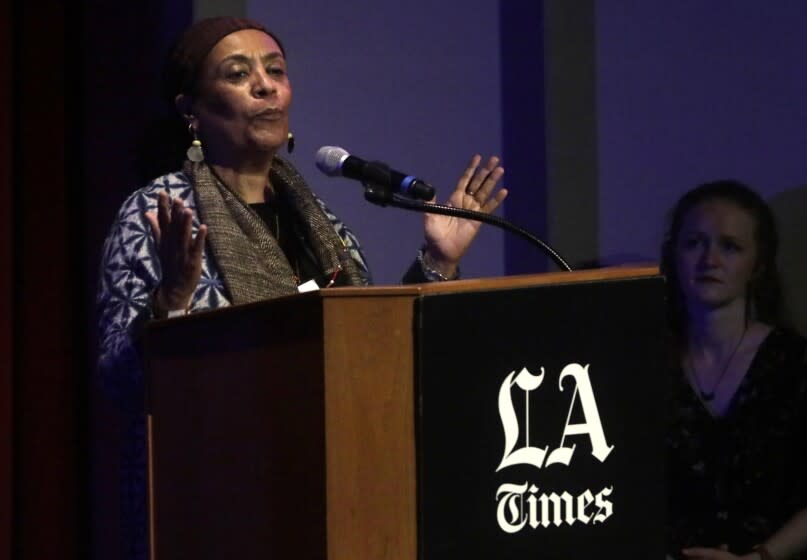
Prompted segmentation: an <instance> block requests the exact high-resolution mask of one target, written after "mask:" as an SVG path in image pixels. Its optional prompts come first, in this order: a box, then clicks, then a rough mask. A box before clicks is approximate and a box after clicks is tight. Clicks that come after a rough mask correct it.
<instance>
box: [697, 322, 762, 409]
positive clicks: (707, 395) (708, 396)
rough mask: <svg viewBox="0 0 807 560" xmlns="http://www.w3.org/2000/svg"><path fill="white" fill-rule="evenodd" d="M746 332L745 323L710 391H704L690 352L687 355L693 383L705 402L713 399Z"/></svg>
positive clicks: (746, 326)
mask: <svg viewBox="0 0 807 560" xmlns="http://www.w3.org/2000/svg"><path fill="white" fill-rule="evenodd" d="M747 332H748V324H747V323H746V325H745V328H744V329H743V334H742V335H740V339H739V340H738V341H737V344H736V345H735V346H734V350H732V351H731V354H729V357H728V359H727V360H726V363H724V364H723V369H721V370H720V375H718V376H717V381H715V383H714V385H712V389H711V390H710V391H704V390H703V387H701V382H700V377H699V376H698V371H697V370H696V369H695V362H693V361H692V353H690V354H689V355H688V356H687V358H688V359H687V361H688V362H689V371H690V372H691V373H692V378H693V379H694V380H695V385H696V387H697V389H698V393H700V396H701V398H702V399H703V400H704V401H705V402H711V401H713V400H715V391H717V388H718V387H719V386H720V383H721V381H723V377H725V375H726V372H727V371H728V370H729V366H730V365H731V362H732V361H733V360H734V355H735V354H737V350H739V349H740V345H741V344H742V343H743V340H744V339H745V333H747Z"/></svg>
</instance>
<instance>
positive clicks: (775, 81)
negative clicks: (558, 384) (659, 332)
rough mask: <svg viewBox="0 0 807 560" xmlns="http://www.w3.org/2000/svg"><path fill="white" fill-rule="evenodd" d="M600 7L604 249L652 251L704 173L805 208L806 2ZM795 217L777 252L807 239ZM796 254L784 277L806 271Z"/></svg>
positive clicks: (804, 212) (611, 252)
mask: <svg viewBox="0 0 807 560" xmlns="http://www.w3.org/2000/svg"><path fill="white" fill-rule="evenodd" d="M596 15H597V27H596V44H597V55H598V61H597V62H598V64H597V66H598V74H597V79H598V90H597V99H598V113H599V138H598V149H599V156H600V157H599V167H600V173H599V191H600V254H601V256H602V257H604V258H606V259H608V258H610V257H611V256H615V255H623V256H624V255H633V256H635V257H636V258H647V259H649V260H653V259H655V258H656V255H657V248H658V246H659V242H660V239H661V232H662V223H663V218H664V216H665V212H666V211H667V209H668V208H669V207H670V206H671V205H672V204H673V203H674V201H675V200H676V199H677V198H678V196H680V194H682V193H683V192H684V191H685V190H687V189H689V188H691V187H693V186H695V185H696V184H698V183H700V182H704V181H708V180H713V179H718V178H726V177H733V178H737V179H740V180H743V181H746V182H748V183H750V184H751V185H752V186H754V187H755V188H757V189H758V190H759V191H760V192H762V193H763V194H764V195H765V196H766V197H767V198H769V199H771V200H772V202H773V204H774V206H775V207H779V206H784V207H785V209H787V210H789V211H790V212H791V213H792V211H793V209H794V204H800V205H801V207H800V210H799V211H800V214H801V216H807V206H805V204H804V202H805V198H806V197H805V196H804V193H805V191H804V186H805V185H807V157H806V156H807V151H806V148H805V147H807V126H805V125H807V102H805V101H806V100H807V58H806V57H805V50H804V30H805V29H807V6H806V5H805V4H804V3H803V2H799V1H789V2H787V1H783V2H772V3H762V2H757V1H754V0H743V1H731V2H729V1H718V2H700V1H695V0H688V1H683V2H664V3H661V2H645V1H640V0H635V1H621V2H607V3H598V4H597V12H596ZM799 189H800V192H801V194H799ZM785 197H786V198H787V199H788V201H790V202H789V203H788V204H785V205H782V204H780V203H779V202H777V200H779V199H782V198H785ZM795 221H796V220H793V219H790V220H788V223H787V224H785V222H784V220H783V221H782V222H783V225H786V226H787V227H786V228H785V231H783V237H784V244H785V253H788V252H793V248H792V245H793V243H794V242H795V240H798V241H799V243H801V244H803V243H804V242H805V241H806V240H807V236H805V230H804V227H803V226H801V228H800V229H793V227H795V226H797V225H798V224H795V223H793V222H795ZM802 222H803V220H802ZM799 238H800V239H799ZM799 253H800V254H801V255H802V256H801V258H798V254H799ZM803 255H804V252H803V251H800V252H796V253H794V256H793V257H790V258H788V259H787V260H786V262H783V265H784V268H785V269H786V270H787V272H788V278H792V277H793V276H794V275H796V274H801V275H802V276H801V278H804V276H803V270H802V269H803V268H804V264H805V260H807V259H805V258H804V257H803ZM790 283H791V284H792V283H794V280H790ZM801 285H802V286H803V285H807V282H804V283H802V284H801ZM802 291H803V290H802ZM799 314H800V315H801V316H802V317H804V315H805V313H804V311H801V312H800V313H799Z"/></svg>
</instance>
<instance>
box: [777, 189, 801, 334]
mask: <svg viewBox="0 0 807 560" xmlns="http://www.w3.org/2000/svg"><path fill="white" fill-rule="evenodd" d="M768 202H769V203H770V205H771V208H772V209H773V213H774V215H775V216H776V220H777V223H778V225H779V237H780V246H779V268H780V270H781V272H782V280H783V284H784V286H783V287H784V293H785V302H786V309H787V311H788V315H789V318H790V320H791V321H792V323H793V326H795V327H796V328H797V329H798V330H799V331H800V332H801V333H802V334H807V186H801V187H794V188H792V189H788V190H785V191H782V192H780V193H779V194H777V195H776V196H774V197H772V198H771V199H770V200H769V201H768Z"/></svg>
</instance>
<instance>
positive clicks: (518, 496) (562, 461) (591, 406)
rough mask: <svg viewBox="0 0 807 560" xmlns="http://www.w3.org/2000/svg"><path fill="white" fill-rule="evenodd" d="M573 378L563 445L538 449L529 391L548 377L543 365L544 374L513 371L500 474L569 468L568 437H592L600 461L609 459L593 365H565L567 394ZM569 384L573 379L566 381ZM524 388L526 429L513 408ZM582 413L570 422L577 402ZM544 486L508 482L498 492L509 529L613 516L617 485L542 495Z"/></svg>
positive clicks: (503, 400)
mask: <svg viewBox="0 0 807 560" xmlns="http://www.w3.org/2000/svg"><path fill="white" fill-rule="evenodd" d="M567 378H569V379H570V381H573V382H574V391H573V392H572V393H571V399H570V402H569V412H568V414H567V416H566V423H565V425H564V428H563V433H562V434H561V438H560V445H559V446H558V447H557V448H555V449H553V450H552V451H550V450H549V446H548V445H546V446H544V447H535V446H532V445H531V444H530V432H529V418H530V393H531V392H533V391H536V390H537V389H538V388H539V387H541V384H542V383H543V381H544V368H541V373H540V375H533V374H531V373H530V372H529V371H528V370H527V369H526V368H524V369H522V370H521V371H520V372H518V373H516V372H515V371H513V372H511V373H510V374H509V375H508V376H507V377H506V378H505V380H504V381H503V382H502V385H501V387H500V389H499V403H498V404H499V417H500V419H501V422H502V428H503V430H504V454H503V456H502V460H501V462H500V463H499V466H498V468H497V469H496V472H499V471H501V470H502V469H505V468H507V467H512V466H515V465H529V466H532V467H535V468H536V469H542V468H545V467H548V466H550V465H564V466H566V467H568V466H569V465H570V463H571V461H572V458H573V457H574V452H575V449H576V447H577V444H576V443H575V444H572V445H571V447H569V446H567V445H565V443H566V438H567V436H575V435H587V436H588V438H589V440H590V442H591V454H592V455H593V456H594V457H595V458H596V459H597V460H598V461H599V462H600V463H603V462H605V460H606V459H608V456H609V455H610V454H611V452H612V451H613V450H614V446H613V445H608V442H607V441H606V439H605V433H604V432H603V428H602V421H601V420H600V413H599V410H598V408H597V400H596V399H595V398H594V391H593V390H592V388H591V380H590V379H589V375H588V365H586V366H581V365H580V364H569V365H567V366H566V367H564V368H563V370H562V371H561V373H560V378H559V379H558V390H559V391H560V392H564V380H565V379H567ZM566 385H567V386H568V385H569V383H567V384H566ZM518 390H520V391H523V392H524V397H525V398H524V402H525V410H524V412H523V414H522V418H523V422H524V429H523V430H522V427H521V426H520V425H519V416H518V415H517V414H516V410H515V407H514V406H513V392H514V391H518ZM578 402H579V409H580V411H581V412H582V415H583V418H584V421H583V422H582V423H577V424H573V423H571V418H572V412H573V411H574V410H575V407H576V406H578V405H577V403H578ZM522 431H523V433H524V434H525V437H524V442H525V443H524V446H523V447H520V448H517V447H516V445H517V444H518V441H519V438H520V434H521V433H522ZM539 489H540V488H539V487H538V486H536V485H535V484H531V483H530V482H524V483H523V484H512V483H505V484H502V485H501V486H499V489H498V490H497V491H496V501H497V508H496V520H497V521H498V523H499V527H500V528H501V530H502V531H504V532H506V533H517V532H519V531H521V530H522V529H524V527H526V526H527V525H529V526H530V527H531V528H532V529H538V528H547V527H549V526H550V525H554V526H556V527H559V526H561V525H563V524H566V525H574V524H575V523H578V522H579V523H582V524H584V525H588V524H596V523H604V522H605V521H606V520H607V519H608V518H609V517H611V515H612V514H613V504H612V502H611V501H610V500H609V499H608V498H609V497H610V496H611V494H612V492H613V486H607V487H605V488H602V489H601V490H600V491H599V492H597V493H596V494H595V493H594V492H592V491H591V490H588V489H586V490H585V491H583V492H581V493H579V494H578V495H577V496H572V495H571V494H569V492H564V491H562V492H561V493H560V494H558V493H557V492H556V491H553V492H550V493H549V494H546V493H540V494H539Z"/></svg>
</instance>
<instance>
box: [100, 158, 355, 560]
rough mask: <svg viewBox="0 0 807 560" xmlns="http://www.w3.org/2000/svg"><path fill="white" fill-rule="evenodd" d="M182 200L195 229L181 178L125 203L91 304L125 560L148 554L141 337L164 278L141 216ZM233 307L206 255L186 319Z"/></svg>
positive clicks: (350, 242) (350, 237) (346, 238)
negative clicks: (115, 429)
mask: <svg viewBox="0 0 807 560" xmlns="http://www.w3.org/2000/svg"><path fill="white" fill-rule="evenodd" d="M161 191H164V192H166V193H168V195H169V196H170V197H171V198H172V199H173V198H179V199H181V200H182V201H183V202H184V204H185V206H186V207H187V208H190V209H191V210H192V212H193V233H194V235H196V232H197V231H198V228H199V224H200V222H199V217H198V213H197V209H196V204H195V201H194V191H193V186H192V185H191V183H190V182H189V180H188V178H187V177H186V176H185V175H184V174H183V173H182V172H176V173H171V174H168V175H164V176H162V177H159V178H157V179H155V180H154V181H152V182H151V183H149V184H148V185H147V186H146V187H144V188H142V189H140V190H138V191H136V192H135V193H133V194H132V195H131V196H130V197H129V198H128V199H127V200H126V201H125V202H124V203H123V206H122V207H121V209H120V212H119V213H118V216H117V219H116V220H115V222H114V223H113V225H112V229H111V231H110V233H109V235H108V237H107V239H106V242H105V243H104V249H103V257H102V263H101V275H100V278H101V280H100V285H99V290H98V297H97V304H98V312H99V360H98V372H99V376H100V380H101V384H102V386H103V388H104V390H105V393H106V394H108V395H110V396H111V397H112V398H113V399H114V400H115V401H117V402H118V403H119V405H120V407H121V409H122V410H123V411H124V414H125V417H126V420H125V424H126V425H125V427H124V432H125V433H124V434H123V436H122V446H123V447H122V450H121V451H122V452H121V471H122V472H121V485H122V486H121V489H120V490H121V492H120V495H121V515H120V517H121V524H122V526H121V533H122V541H123V542H122V545H123V548H124V550H123V555H122V557H123V558H126V559H145V558H147V557H148V552H147V543H148V540H147V535H148V532H147V509H146V438H145V419H144V415H143V398H144V386H143V369H142V364H141V358H140V355H139V351H138V339H139V334H140V333H141V332H142V329H143V327H144V325H145V323H146V322H148V321H149V320H151V319H153V318H154V316H153V313H152V307H151V304H152V294H153V293H154V292H155V290H156V289H157V287H158V286H159V284H160V280H161V277H162V274H161V270H160V262H159V258H158V254H157V248H156V245H155V242H154V238H153V236H152V234H151V228H150V226H149V223H148V221H147V220H146V218H145V213H146V212H149V211H156V209H157V199H158V193H159V192H161ZM315 199H316V201H317V202H318V204H319V205H320V207H321V208H322V210H323V211H324V212H325V215H326V216H327V218H328V219H329V221H330V222H331V224H332V225H333V227H334V230H335V231H336V233H337V234H338V235H339V237H340V238H341V239H342V241H343V243H344V245H345V247H346V249H347V250H348V252H349V254H350V256H351V258H352V259H353V261H354V262H355V263H356V265H357V267H358V269H359V271H360V272H361V274H362V281H363V283H364V284H369V283H371V276H370V272H369V269H368V267H367V263H366V260H365V258H364V255H363V253H362V251H361V247H360V245H359V242H358V240H357V239H356V237H355V235H354V234H353V233H352V232H351V231H350V230H349V229H348V228H347V227H346V226H345V225H344V224H343V223H342V222H341V221H340V220H339V219H338V218H337V217H336V216H334V215H333V213H332V212H331V211H330V210H329V209H328V208H327V207H326V206H325V204H324V203H323V202H322V201H321V200H320V199H319V198H316V197H315ZM230 304H231V302H230V300H229V299H228V296H227V292H226V289H225V286H224V283H223V280H222V277H221V274H220V273H219V270H218V269H217V267H216V263H215V261H214V260H213V258H212V257H211V255H210V254H209V251H208V249H207V248H206V249H205V252H204V255H203V257H202V276H201V279H200V281H199V285H198V286H197V288H196V291H195V292H194V294H193V298H192V301H191V307H190V312H191V313H194V312H198V311H202V310H205V309H214V308H218V307H225V306H229V305H230Z"/></svg>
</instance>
